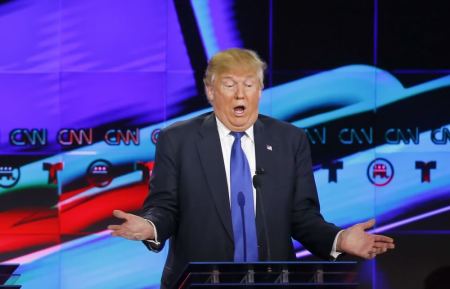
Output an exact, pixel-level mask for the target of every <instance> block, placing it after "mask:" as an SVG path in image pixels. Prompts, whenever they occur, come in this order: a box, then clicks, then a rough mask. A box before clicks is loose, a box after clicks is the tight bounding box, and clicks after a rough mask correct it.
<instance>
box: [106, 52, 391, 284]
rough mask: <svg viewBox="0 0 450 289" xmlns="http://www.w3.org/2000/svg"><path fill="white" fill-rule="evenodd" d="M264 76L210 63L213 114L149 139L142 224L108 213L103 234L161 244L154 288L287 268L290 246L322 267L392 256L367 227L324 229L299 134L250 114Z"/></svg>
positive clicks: (252, 56) (250, 68)
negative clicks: (346, 257)
mask: <svg viewBox="0 0 450 289" xmlns="http://www.w3.org/2000/svg"><path fill="white" fill-rule="evenodd" d="M264 68H265V64H264V62H262V61H261V60H260V59H259V57H258V56H257V55H256V53H254V52H253V51H250V50H245V49H229V50H226V51H223V52H220V53H218V54H216V55H215V56H214V57H213V58H212V59H211V60H210V62H209V64H208V68H207V71H206V73H205V79H204V82H205V91H206V94H207V96H208V100H209V101H210V103H211V104H212V106H213V109H214V112H212V113H208V114H205V115H201V116H198V117H196V118H193V119H190V120H187V121H183V122H179V123H176V124H174V125H172V126H170V127H168V128H166V129H164V130H163V131H162V132H161V133H160V134H159V138H158V144H157V148H156V157H155V166H154V169H153V173H152V177H151V181H150V192H151V193H150V194H149V197H148V198H147V200H146V201H145V204H144V210H143V214H142V216H136V215H132V214H127V213H125V212H122V211H119V210H116V211H114V215H115V216H116V217H118V218H121V219H124V220H125V222H124V223H123V224H121V225H111V226H109V227H108V228H109V229H111V230H112V231H113V232H112V234H113V235H114V236H121V237H124V238H127V239H131V240H144V243H145V244H146V245H147V246H148V247H149V248H150V249H151V250H153V251H159V250H161V249H162V247H163V246H164V243H165V242H166V240H170V249H169V255H168V257H167V261H166V265H165V267H164V271H163V277H162V288H171V286H172V285H173V283H174V282H175V281H176V278H177V277H178V275H179V274H180V273H181V271H182V270H183V268H184V266H185V265H186V264H187V262H190V261H233V260H234V261H243V262H247V261H258V260H261V261H264V260H272V261H283V260H284V261H286V260H294V259H295V253H294V249H293V246H292V242H291V238H294V239H296V240H298V241H300V242H301V243H302V244H303V245H304V246H305V248H307V249H308V250H309V251H311V252H312V253H313V254H315V255H316V256H319V257H321V258H324V259H330V258H336V257H337V256H338V255H339V254H340V253H342V252H345V253H349V254H352V255H356V256H360V257H363V258H373V257H375V255H377V254H381V253H383V252H385V251H386V250H387V249H390V248H393V247H394V244H393V240H392V239H391V238H389V237H385V236H380V235H371V234H367V233H366V232H365V229H368V228H370V227H371V226H373V223H374V222H373V220H371V221H368V222H366V223H362V224H357V225H354V226H353V227H351V228H348V229H346V230H341V229H340V228H338V227H336V226H335V225H333V224H330V223H327V222H326V221H324V219H323V217H322V215H321V214H320V208H319V200H318V197H317V192H316V186H315V182H314V177H313V172H312V166H311V157H310V150H309V144H308V140H307V137H306V135H305V133H304V132H303V131H302V130H301V129H299V128H297V127H294V126H292V125H290V124H288V123H285V122H281V121H278V120H275V119H273V118H270V117H267V116H263V115H259V113H258V104H259V99H260V97H261V91H262V88H263V71H264ZM255 175H256V177H253V178H256V179H255V180H254V183H253V185H254V186H252V176H255ZM264 211H265V214H264V213H263V212H264Z"/></svg>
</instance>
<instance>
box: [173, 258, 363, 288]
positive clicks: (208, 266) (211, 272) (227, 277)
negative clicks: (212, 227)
mask: <svg viewBox="0 0 450 289" xmlns="http://www.w3.org/2000/svg"><path fill="white" fill-rule="evenodd" d="M356 265H357V263H356V262H257V263H231V262H223V263H202V262H193V263H189V264H188V265H187V266H186V269H185V270H184V272H183V273H182V274H181V276H180V278H179V279H178V282H177V284H176V286H175V287H174V288H178V289H184V288H225V287H226V288H229V287H232V288H304V289H307V288H321V289H326V288H333V289H350V288H356V287H357V286H358V283H357V273H356Z"/></svg>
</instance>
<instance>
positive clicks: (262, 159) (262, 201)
mask: <svg viewBox="0 0 450 289" xmlns="http://www.w3.org/2000/svg"><path fill="white" fill-rule="evenodd" d="M253 133H254V137H255V158H256V170H259V171H261V170H264V173H263V174H262V175H260V176H259V178H260V183H261V187H260V190H259V194H257V195H256V231H257V234H258V240H259V242H258V243H259V244H260V245H261V244H264V245H263V246H260V250H259V256H260V260H266V259H267V246H268V244H267V240H266V234H265V233H264V230H265V228H264V223H263V222H264V220H263V219H262V217H263V215H262V212H261V211H262V206H264V209H265V216H264V217H265V218H266V223H268V213H269V212H268V211H267V207H268V205H269V204H268V203H267V200H266V199H267V193H268V192H267V191H266V189H267V186H264V182H265V180H267V179H268V178H270V168H271V167H273V166H272V163H273V162H272V158H273V157H274V155H273V152H272V147H271V145H272V143H271V139H270V135H269V134H268V132H267V131H266V129H265V126H264V123H263V121H261V119H260V118H258V120H257V121H256V122H255V124H254V126H253ZM265 196H266V197H265ZM266 229H267V230H269V228H266ZM267 235H269V238H270V236H271V235H270V231H268V232H267Z"/></svg>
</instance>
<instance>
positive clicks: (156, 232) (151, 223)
mask: <svg viewBox="0 0 450 289" xmlns="http://www.w3.org/2000/svg"><path fill="white" fill-rule="evenodd" d="M145 220H146V221H147V222H149V223H150V225H152V227H153V232H155V238H154V239H153V240H144V242H147V243H149V245H150V246H151V247H154V246H155V247H159V245H161V242H159V241H158V231H156V227H155V224H153V222H152V221H150V220H147V219H145ZM155 249H156V248H155Z"/></svg>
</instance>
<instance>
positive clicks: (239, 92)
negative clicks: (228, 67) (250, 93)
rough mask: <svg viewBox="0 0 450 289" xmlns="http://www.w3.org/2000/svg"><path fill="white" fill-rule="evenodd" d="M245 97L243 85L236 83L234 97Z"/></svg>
mask: <svg viewBox="0 0 450 289" xmlns="http://www.w3.org/2000/svg"><path fill="white" fill-rule="evenodd" d="M244 97H245V88H244V85H242V84H238V85H237V90H236V98H244Z"/></svg>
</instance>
